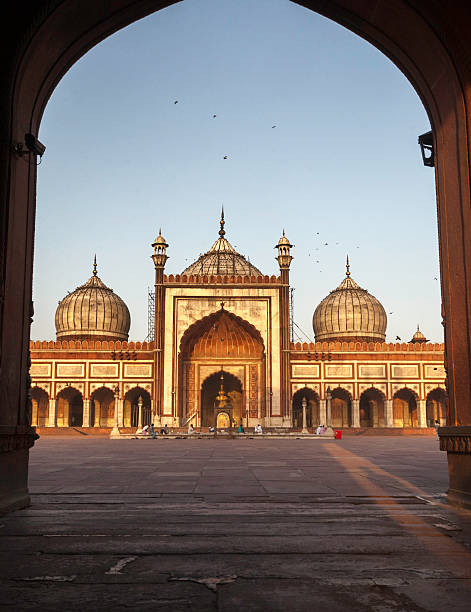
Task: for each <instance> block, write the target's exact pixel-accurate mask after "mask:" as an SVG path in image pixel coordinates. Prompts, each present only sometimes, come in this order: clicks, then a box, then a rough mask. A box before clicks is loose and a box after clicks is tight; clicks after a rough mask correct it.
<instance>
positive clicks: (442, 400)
mask: <svg viewBox="0 0 471 612" xmlns="http://www.w3.org/2000/svg"><path fill="white" fill-rule="evenodd" d="M447 402H448V398H447V394H446V391H445V389H441V388H440V387H437V388H436V389H433V390H432V391H430V393H429V394H428V395H427V404H426V405H427V425H428V426H429V427H433V426H434V423H435V419H437V420H438V421H440V425H441V426H443V425H446V407H447Z"/></svg>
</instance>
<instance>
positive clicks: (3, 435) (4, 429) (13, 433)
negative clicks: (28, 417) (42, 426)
mask: <svg viewBox="0 0 471 612" xmlns="http://www.w3.org/2000/svg"><path fill="white" fill-rule="evenodd" d="M35 435H36V431H35V429H34V428H33V427H20V426H18V427H14V426H13V427H8V426H1V427H0V474H1V475H2V477H1V478H0V514H4V513H6V512H11V511H12V510H19V509H20V508H25V507H26V506H29V504H30V497H29V493H28V458H29V449H30V448H31V447H32V446H33V444H34V440H35Z"/></svg>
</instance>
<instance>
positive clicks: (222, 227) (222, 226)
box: [219, 206, 226, 238]
mask: <svg viewBox="0 0 471 612" xmlns="http://www.w3.org/2000/svg"><path fill="white" fill-rule="evenodd" d="M224 224H225V221H224V206H223V207H222V209H221V220H220V221H219V225H220V226H221V229H220V230H219V235H220V236H221V238H222V237H223V236H224V235H225V233H226V232H225V231H224Z"/></svg>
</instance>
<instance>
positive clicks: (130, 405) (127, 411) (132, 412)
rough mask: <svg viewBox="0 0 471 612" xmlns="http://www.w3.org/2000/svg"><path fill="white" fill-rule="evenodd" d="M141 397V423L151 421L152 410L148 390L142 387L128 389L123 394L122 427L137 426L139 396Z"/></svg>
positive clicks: (145, 423)
mask: <svg viewBox="0 0 471 612" xmlns="http://www.w3.org/2000/svg"><path fill="white" fill-rule="evenodd" d="M140 397H142V416H141V418H142V425H150V424H151V423H152V410H151V400H150V395H149V392H148V391H146V390H145V389H143V388H142V387H134V389H130V390H129V391H128V392H127V393H126V395H125V396H124V414H123V425H124V427H138V426H139V403H138V402H139V398H140Z"/></svg>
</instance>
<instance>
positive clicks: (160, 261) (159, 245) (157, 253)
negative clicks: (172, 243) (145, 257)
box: [152, 229, 168, 270]
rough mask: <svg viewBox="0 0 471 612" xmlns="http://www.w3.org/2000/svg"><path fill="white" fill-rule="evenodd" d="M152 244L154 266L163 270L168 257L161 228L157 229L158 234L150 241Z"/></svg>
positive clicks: (166, 245)
mask: <svg viewBox="0 0 471 612" xmlns="http://www.w3.org/2000/svg"><path fill="white" fill-rule="evenodd" d="M152 246H153V247H154V254H153V255H152V260H153V262H154V266H155V267H156V268H161V269H162V270H163V269H164V268H165V264H166V262H167V259H168V255H167V247H168V244H167V243H166V242H165V238H164V237H163V236H162V230H161V229H159V235H158V236H157V238H156V239H155V240H154V242H153V243H152Z"/></svg>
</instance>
